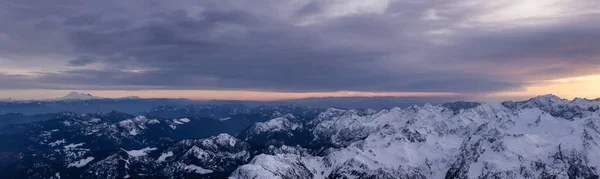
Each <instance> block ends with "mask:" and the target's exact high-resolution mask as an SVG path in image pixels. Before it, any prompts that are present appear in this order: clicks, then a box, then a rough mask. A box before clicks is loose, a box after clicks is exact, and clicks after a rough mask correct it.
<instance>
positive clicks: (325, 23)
mask: <svg viewBox="0 0 600 179" xmlns="http://www.w3.org/2000/svg"><path fill="white" fill-rule="evenodd" d="M452 2H455V1H448V2H446V3H414V2H410V3H407V2H403V1H392V2H390V3H389V4H388V5H387V8H386V9H383V11H381V12H370V13H346V14H343V15H337V14H340V13H342V12H341V11H343V10H338V11H340V12H337V11H335V12H334V11H332V10H330V9H329V10H328V8H330V7H331V6H334V5H335V4H334V3H333V2H329V1H313V2H308V3H305V4H303V5H301V6H298V7H295V8H291V11H289V12H288V11H287V9H286V8H289V7H288V6H287V5H285V4H284V3H280V2H277V1H268V0H265V1H259V2H255V3H252V4H246V3H245V2H235V1H222V2H220V1H207V2H195V1H194V2H187V1H173V2H172V3H169V4H166V3H161V2H148V1H127V2H112V1H106V2H90V3H88V4H86V3H82V2H67V1H57V2H55V3H48V4H37V3H33V2H27V1H19V2H18V3H19V5H18V6H19V7H16V6H17V5H14V4H12V5H6V4H4V5H2V6H0V8H2V9H12V10H10V11H4V13H7V14H8V15H9V16H4V19H3V20H5V21H6V22H9V23H7V24H10V25H12V26H11V27H0V32H3V33H4V34H5V36H6V37H5V38H7V39H10V40H12V42H14V43H12V44H11V43H2V42H0V47H7V48H12V49H11V50H10V52H9V50H6V51H0V52H2V53H4V54H12V55H14V53H13V52H14V51H19V53H18V54H21V55H22V54H30V55H38V56H40V55H41V56H44V55H47V54H61V55H64V56H71V58H69V59H71V60H69V59H66V62H64V63H65V64H67V65H69V66H71V67H74V69H68V70H63V71H57V72H56V73H47V72H45V73H39V75H37V76H35V77H27V76H3V77H2V78H0V80H4V81H3V82H6V83H4V84H5V85H2V87H0V88H19V87H27V88H44V89H63V88H64V89H66V88H69V89H70V88H78V89H241V90H263V91H340V90H352V91H428V92H436V91H443V92H490V91H499V90H507V89H519V88H520V87H521V86H522V85H523V84H525V83H527V81H526V80H524V79H527V78H526V77H521V78H520V77H519V76H518V75H531V76H536V78H535V79H537V80H539V79H545V78H547V77H548V76H552V77H562V76H568V75H573V74H574V72H573V71H577V70H580V68H581V67H582V66H590V65H595V66H598V65H600V64H598V59H597V58H598V56H599V55H600V52H599V51H598V49H599V48H598V47H600V44H598V41H593V40H591V39H594V38H598V36H599V34H598V33H597V32H598V31H600V28H598V23H597V21H593V20H595V18H593V17H586V18H584V19H583V20H581V21H570V22H565V23H560V24H558V25H547V26H535V27H527V28H507V29H504V30H495V31H494V30H491V31H490V30H489V29H483V28H466V27H465V28H454V26H453V25H454V24H459V23H460V22H461V21H466V20H467V19H468V18H469V17H470V16H472V15H473V14H474V13H477V12H475V11H470V10H465V11H458V10H452V9H450V7H452V6H451V5H450V4H451V3H452ZM280 4H284V5H280ZM288 4H290V3H288ZM21 6H22V7H21ZM278 8H281V9H286V10H281V9H278ZM15 9H21V10H23V11H20V10H15ZM432 9H437V11H435V12H437V14H435V15H434V17H436V18H437V19H436V18H433V19H428V18H431V17H427V13H428V12H433V11H432ZM286 13H289V14H286ZM331 14H333V15H331ZM437 16H439V17H437ZM22 21H27V22H30V23H28V24H36V25H35V26H33V27H31V28H28V27H30V26H29V25H28V24H23V23H20V22H22ZM34 27H35V28H34ZM448 27H451V28H450V29H449V30H448V29H446V28H448ZM444 29H446V30H447V31H449V32H447V33H449V34H444V33H437V34H436V33H435V31H436V30H438V32H444V31H440V30H444ZM44 30H47V31H44ZM429 31H432V33H428V32H429ZM0 35H2V34H0ZM28 35H32V37H31V38H29V37H28ZM1 37H2V36H0V38H1ZM34 37H40V38H39V39H35V40H37V41H32V40H34ZM27 47H30V48H27ZM0 55H1V54H0ZM565 60H570V62H572V63H566V64H571V66H563V67H554V66H548V65H547V64H550V63H554V64H556V63H560V62H564V61H565ZM48 63H55V62H48ZM92 63H93V64H99V65H101V66H102V67H98V68H97V69H75V68H76V67H86V66H87V65H89V64H92ZM540 66H543V68H536V67H540ZM530 69H535V70H530ZM517 72H522V73H517ZM582 74H587V73H582ZM15 81H20V82H19V84H17V83H15ZM23 83H26V84H30V85H24V84H23Z"/></svg>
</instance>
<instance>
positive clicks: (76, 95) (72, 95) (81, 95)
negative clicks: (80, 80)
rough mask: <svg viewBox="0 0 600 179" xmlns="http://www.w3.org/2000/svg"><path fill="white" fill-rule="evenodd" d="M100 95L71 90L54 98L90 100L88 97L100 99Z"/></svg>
mask: <svg viewBox="0 0 600 179" xmlns="http://www.w3.org/2000/svg"><path fill="white" fill-rule="evenodd" d="M100 98H101V97H97V96H93V95H91V94H89V93H78V92H76V91H73V92H71V93H69V94H67V95H66V96H63V97H60V98H56V99H55V100H90V99H100Z"/></svg>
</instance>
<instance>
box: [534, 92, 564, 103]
mask: <svg viewBox="0 0 600 179" xmlns="http://www.w3.org/2000/svg"><path fill="white" fill-rule="evenodd" d="M532 100H536V101H548V102H559V101H560V102H564V101H566V99H563V98H560V97H558V96H556V95H554V94H545V95H539V96H536V97H533V98H531V99H529V100H528V101H532Z"/></svg>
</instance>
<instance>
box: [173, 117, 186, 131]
mask: <svg viewBox="0 0 600 179" xmlns="http://www.w3.org/2000/svg"><path fill="white" fill-rule="evenodd" d="M172 121H173V123H172V124H170V125H169V127H171V129H177V126H178V125H182V124H185V123H188V122H190V119H188V118H181V119H173V120H172Z"/></svg>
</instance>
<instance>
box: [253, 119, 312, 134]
mask: <svg viewBox="0 0 600 179" xmlns="http://www.w3.org/2000/svg"><path fill="white" fill-rule="evenodd" d="M299 127H300V125H299V124H297V123H293V122H291V121H290V120H288V119H287V118H283V117H278V118H274V119H271V120H269V121H267V122H258V123H256V124H254V126H253V130H254V132H255V133H262V132H276V131H284V130H296V129H297V128H299Z"/></svg>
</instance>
